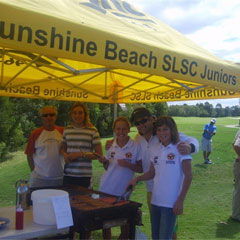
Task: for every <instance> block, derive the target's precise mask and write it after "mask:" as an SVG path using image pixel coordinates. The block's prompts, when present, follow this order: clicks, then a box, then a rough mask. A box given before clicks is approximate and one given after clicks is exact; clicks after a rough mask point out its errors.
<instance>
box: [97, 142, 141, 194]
mask: <svg viewBox="0 0 240 240" xmlns="http://www.w3.org/2000/svg"><path fill="white" fill-rule="evenodd" d="M106 158H107V159H108V160H109V161H110V164H109V166H108V169H107V171H106V172H105V174H104V175H103V176H102V178H101V183H100V191H101V192H105V193H108V194H112V195H116V196H120V195H122V194H123V193H124V192H125V190H126V188H127V185H128V183H129V181H130V180H131V179H132V178H133V176H134V172H133V171H132V170H131V169H129V168H126V167H121V166H119V165H118V162H117V160H118V159H125V160H126V161H129V162H130V163H132V164H135V163H136V161H138V160H141V159H139V146H138V144H137V143H136V142H134V141H133V140H132V139H129V141H128V143H127V144H126V145H125V146H124V147H122V148H121V147H119V146H118V144H117V143H116V140H114V142H113V144H112V146H111V148H110V149H109V150H108V151H107V155H106Z"/></svg>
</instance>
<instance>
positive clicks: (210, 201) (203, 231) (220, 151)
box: [0, 117, 240, 240]
mask: <svg viewBox="0 0 240 240" xmlns="http://www.w3.org/2000/svg"><path fill="white" fill-rule="evenodd" d="M175 121H176V122H177V124H178V128H179V131H181V132H183V133H185V134H187V135H191V136H194V137H196V138H197V139H198V140H200V139H201V134H202V129H203V126H204V124H206V123H208V122H209V121H210V119H209V118H193V117H191V118H190V117H189V118H180V117H176V118H175ZM238 123H239V120H238V119H234V118H219V119H217V123H216V126H217V134H216V135H215V136H214V137H213V145H214V149H213V153H212V155H211V160H212V161H213V162H214V164H213V165H204V164H203V159H202V152H201V151H199V153H198V154H195V155H194V156H193V162H192V165H193V182H192V186H191V188H190V191H189V193H188V195H187V199H186V201H185V210H184V214H183V215H181V216H180V217H179V231H178V238H179V239H186V240H187V239H204V240H205V239H240V223H236V222H233V221H231V220H229V216H230V214H231V200H232V190H233V175H232V165H233V160H234V157H235V154H234V152H233V150H232V141H233V138H234V136H235V134H236V132H237V130H238V129H237V128H236V127H235V128H232V127H227V125H233V126H236V125H238ZM135 134H136V129H134V128H133V129H132V132H131V135H132V136H134V135H135ZM105 140H106V139H103V144H104V142H105ZM102 173H103V168H102V166H101V165H100V163H98V162H97V161H96V162H94V188H95V189H97V188H98V184H99V178H100V176H101V175H102ZM28 175H29V169H28V166H27V161H26V158H25V156H24V154H23V153H22V152H17V153H14V154H13V155H12V158H11V159H10V160H8V161H6V162H3V163H0V182H1V194H0V206H8V205H13V204H14V203H15V187H14V184H15V181H16V180H17V179H20V178H27V177H28ZM145 196H146V192H145V184H144V183H139V184H138V185H137V187H136V190H135V192H134V193H133V194H132V197H131V199H132V200H134V201H138V202H141V203H143V207H142V212H143V223H144V226H143V227H141V230H142V231H143V232H145V233H146V234H147V235H148V236H150V223H149V214H148V210H147V206H146V199H145ZM113 234H114V236H115V237H114V239H116V238H117V234H118V230H115V231H114V232H113ZM93 238H94V239H100V238H101V232H99V231H98V232H95V233H93Z"/></svg>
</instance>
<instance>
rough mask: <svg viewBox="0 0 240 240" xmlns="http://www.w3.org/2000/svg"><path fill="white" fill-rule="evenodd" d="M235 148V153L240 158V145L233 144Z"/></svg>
mask: <svg viewBox="0 0 240 240" xmlns="http://www.w3.org/2000/svg"><path fill="white" fill-rule="evenodd" d="M233 149H234V151H235V153H236V154H237V156H238V159H240V146H237V145H233Z"/></svg>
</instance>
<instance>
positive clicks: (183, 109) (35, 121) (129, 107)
mask: <svg viewBox="0 0 240 240" xmlns="http://www.w3.org/2000/svg"><path fill="white" fill-rule="evenodd" d="M72 104H73V102H69V101H54V100H42V99H25V98H8V97H0V112H1V114H0V162H1V161H5V160H6V159H7V157H8V154H9V153H10V152H14V151H17V150H19V149H23V146H24V145H25V143H26V141H27V138H28V136H29V134H30V133H31V131H32V130H33V129H34V128H36V127H39V126H41V119H40V118H39V114H38V111H39V109H40V108H41V107H43V106H46V105H54V106H56V107H57V109H58V118H57V121H56V124H57V125H59V126H67V125H68V124H69V120H70V117H69V110H70V107H71V105H72ZM86 105H87V107H88V109H89V113H90V119H91V121H92V123H93V124H94V125H95V126H96V128H97V129H98V131H99V133H100V135H101V137H107V136H112V124H113V120H114V104H100V103H86ZM139 106H144V107H146V108H148V109H149V110H150V111H151V112H152V114H153V115H155V116H162V115H170V116H183V117H188V116H193V117H226V116H240V108H239V106H234V107H226V108H223V107H222V106H221V104H217V105H216V107H215V108H214V107H213V105H212V104H209V103H208V102H206V103H204V104H196V105H195V106H190V105H187V104H184V105H171V106H168V105H167V103H148V104H141V105H140V104H125V105H123V106H122V105H119V104H118V105H117V114H118V116H125V117H130V116H131V113H132V111H133V110H134V109H135V108H136V107H139Z"/></svg>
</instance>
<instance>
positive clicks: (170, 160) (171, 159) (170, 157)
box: [166, 153, 175, 164]
mask: <svg viewBox="0 0 240 240" xmlns="http://www.w3.org/2000/svg"><path fill="white" fill-rule="evenodd" d="M174 158H175V155H174V154H173V153H169V154H168V155H167V161H166V163H167V164H175V161H174Z"/></svg>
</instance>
